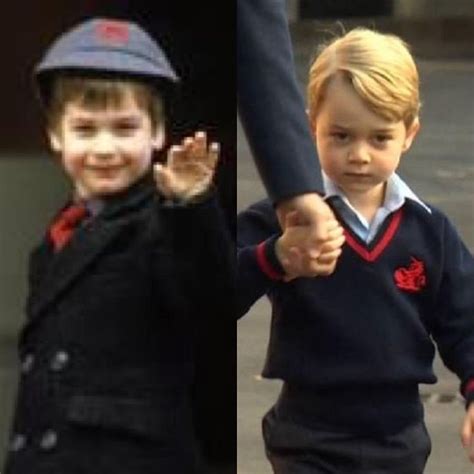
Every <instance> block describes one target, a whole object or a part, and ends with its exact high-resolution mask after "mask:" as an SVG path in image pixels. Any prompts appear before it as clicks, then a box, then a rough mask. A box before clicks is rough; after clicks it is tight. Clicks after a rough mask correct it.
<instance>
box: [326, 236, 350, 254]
mask: <svg viewBox="0 0 474 474" xmlns="http://www.w3.org/2000/svg"><path fill="white" fill-rule="evenodd" d="M345 241H346V238H345V237H344V235H340V236H339V237H337V238H335V239H331V240H329V241H328V242H326V243H325V244H324V245H322V246H321V249H320V255H323V254H324V253H326V252H332V251H333V250H336V249H340V248H341V247H342V246H343V245H344V242H345Z"/></svg>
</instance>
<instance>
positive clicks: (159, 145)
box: [152, 124, 166, 151]
mask: <svg viewBox="0 0 474 474" xmlns="http://www.w3.org/2000/svg"><path fill="white" fill-rule="evenodd" d="M165 139H166V132H165V126H164V125H163V124H160V125H157V127H156V130H155V133H154V136H153V139H152V142H153V148H154V149H155V150H157V151H159V150H162V149H163V147H164V146H165Z"/></svg>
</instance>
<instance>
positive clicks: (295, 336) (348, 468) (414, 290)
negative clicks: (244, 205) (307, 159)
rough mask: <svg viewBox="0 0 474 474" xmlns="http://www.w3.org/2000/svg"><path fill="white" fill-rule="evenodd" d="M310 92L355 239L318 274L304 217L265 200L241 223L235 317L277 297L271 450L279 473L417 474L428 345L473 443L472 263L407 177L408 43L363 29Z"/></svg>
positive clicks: (412, 124) (429, 375) (414, 104)
mask: <svg viewBox="0 0 474 474" xmlns="http://www.w3.org/2000/svg"><path fill="white" fill-rule="evenodd" d="M308 99H309V100H308V107H309V117H310V122H311V127H312V130H313V133H314V137H315V141H316V144H317V148H318V154H319V157H320V161H321V166H322V169H323V171H324V173H325V192H326V199H327V201H328V202H329V203H330V205H331V207H332V209H333V210H334V212H335V214H336V215H337V216H338V218H339V220H340V222H341V223H342V225H343V226H344V233H345V239H346V243H345V245H344V247H343V250H342V254H341V255H340V257H339V260H338V264H337V267H336V270H335V272H334V274H333V275H331V276H329V277H326V278H307V276H308V275H309V274H311V268H312V266H313V265H314V264H315V262H314V258H313V256H312V255H311V254H309V253H307V252H305V248H307V247H308V246H307V244H306V243H305V242H306V238H307V234H308V232H307V231H306V229H305V227H304V226H301V225H300V222H299V220H298V217H297V216H296V215H290V216H288V222H287V223H286V224H287V225H286V227H285V231H284V232H283V234H281V233H280V232H279V225H278V222H277V219H276V217H275V213H274V210H273V208H272V206H271V204H270V203H269V202H268V201H263V202H260V203H257V204H255V205H253V206H251V207H250V208H249V209H248V210H246V211H244V212H243V213H242V214H241V215H240V217H239V221H238V226H239V247H240V250H239V257H238V260H239V270H240V271H239V273H240V275H239V286H240V291H241V293H240V307H239V313H240V314H244V313H245V312H246V311H247V310H248V308H249V307H250V306H251V304H252V303H253V302H254V301H255V300H256V299H257V298H258V297H260V296H261V295H263V294H264V293H266V294H267V295H268V296H269V298H270V300H271V303H272V307H273V319H272V328H271V336H270V344H269V348H268V353H267V361H266V365H265V369H264V372H263V374H264V376H265V377H268V378H279V379H282V380H283V381H284V383H283V389H282V392H281V394H280V397H279V399H278V401H277V402H276V404H275V406H274V407H273V408H272V409H271V410H270V411H269V412H268V413H267V415H266V416H265V418H264V421H263V433H264V439H265V445H266V451H267V456H268V458H269V460H270V462H271V463H272V466H273V469H274V471H275V472H276V473H278V474H290V473H291V474H293V473H296V472H298V473H301V474H302V473H311V474H319V473H321V474H322V473H325V474H326V473H337V474H345V473H352V474H375V473H377V474H388V473H392V474H421V473H422V472H423V469H424V466H425V463H426V460H427V458H428V456H429V453H430V449H431V443H430V438H429V436H428V433H427V431H426V427H425V424H424V422H423V406H422V403H421V401H420V396H419V392H418V385H419V384H420V383H430V384H432V383H434V382H436V377H435V375H434V373H433V367H432V364H433V357H434V354H435V346H434V343H433V340H434V341H435V342H436V344H437V346H438V349H439V351H440V354H441V356H442V358H443V360H444V362H445V363H446V365H447V366H448V367H449V368H450V369H451V370H452V371H454V372H455V373H456V374H457V375H458V376H459V378H460V379H461V382H462V385H461V390H462V393H463V395H464V397H465V398H466V404H467V407H468V409H467V414H466V416H465V420H464V424H463V428H462V437H463V438H462V439H463V444H464V445H465V446H466V447H467V446H469V445H470V444H471V442H472V441H473V438H472V432H473V428H474V405H473V404H472V403H471V402H472V400H474V291H473V289H474V259H473V257H472V256H471V254H470V252H469V250H468V249H467V248H466V246H465V245H464V244H463V242H462V241H461V239H460V237H459V235H458V233H457V232H456V230H455V229H454V227H453V225H452V224H451V223H450V222H449V220H448V219H447V218H446V216H444V215H443V213H442V212H440V211H439V210H438V209H436V208H434V207H433V206H431V205H428V204H426V203H425V202H423V201H421V200H420V198H418V197H417V195H416V194H415V193H414V192H413V191H412V190H410V188H409V187H408V186H407V185H406V184H405V183H404V181H403V180H402V179H401V178H400V177H399V176H398V175H397V174H396V170H397V167H398V165H399V162H400V158H401V156H402V155H403V154H404V153H405V152H407V151H408V150H409V148H410V146H411V144H412V142H413V140H414V138H415V136H416V134H417V132H418V129H419V117H418V115H419V108H420V101H419V80H418V72H417V68H416V65H415V63H414V60H413V58H412V56H411V54H410V52H409V50H408V48H407V46H406V45H405V44H404V43H403V42H402V41H401V40H400V39H399V38H398V37H396V36H391V35H384V34H380V33H377V32H374V31H370V30H366V29H355V30H353V31H351V32H349V33H347V34H346V35H344V36H343V37H341V38H338V39H335V40H334V41H333V42H332V43H330V44H329V45H327V46H325V47H324V48H323V49H322V52H321V53H320V55H319V56H318V57H317V58H316V60H315V61H314V63H313V65H312V67H311V71H310V77H309V84H308ZM338 232H339V231H338V229H337V228H335V230H334V231H333V235H332V237H333V239H334V240H336V239H337V238H341V236H340V235H339V234H338ZM326 247H327V248H326V249H325V253H327V254H328V255H330V254H331V253H333V252H335V253H336V254H337V253H338V252H339V251H340V250H339V249H337V246H336V245H332V246H331V245H329V244H328V245H327V246H326ZM317 258H320V257H317ZM472 456H473V452H472V451H471V459H474V458H473V457H472Z"/></svg>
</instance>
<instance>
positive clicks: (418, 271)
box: [393, 257, 426, 292]
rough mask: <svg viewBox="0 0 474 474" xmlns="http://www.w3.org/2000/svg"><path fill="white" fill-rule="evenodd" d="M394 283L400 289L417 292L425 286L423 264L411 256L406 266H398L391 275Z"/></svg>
mask: <svg viewBox="0 0 474 474" xmlns="http://www.w3.org/2000/svg"><path fill="white" fill-rule="evenodd" d="M393 277H394V279H395V284H396V285H397V286H398V288H400V289H401V290H405V291H410V292H418V291H421V289H422V288H423V287H424V286H426V274H425V264H424V263H423V262H422V261H421V260H418V259H417V258H415V257H411V262H410V265H409V266H408V267H400V268H397V269H396V270H395V273H394V275H393Z"/></svg>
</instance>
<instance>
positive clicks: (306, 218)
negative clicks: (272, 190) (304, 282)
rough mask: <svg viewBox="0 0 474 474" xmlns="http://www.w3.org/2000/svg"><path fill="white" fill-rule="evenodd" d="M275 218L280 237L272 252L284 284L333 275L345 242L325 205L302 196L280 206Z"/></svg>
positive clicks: (314, 196)
mask: <svg viewBox="0 0 474 474" xmlns="http://www.w3.org/2000/svg"><path fill="white" fill-rule="evenodd" d="M277 216H278V219H279V222H280V225H281V228H282V231H283V234H282V235H281V237H280V238H279V239H278V240H277V242H276V247H275V251H276V255H277V257H278V259H279V261H280V263H281V265H282V266H283V268H284V270H285V278H284V279H285V281H291V280H293V279H295V278H299V277H315V276H327V275H330V274H331V273H333V272H334V270H335V268H336V264H337V259H338V258H339V256H340V255H341V252H342V249H341V247H342V245H343V244H344V241H345V238H344V230H343V228H342V227H341V225H340V224H339V222H338V221H337V220H336V218H335V217H334V214H333V212H332V210H331V208H330V207H329V206H328V205H327V204H326V202H325V201H324V200H323V199H322V198H321V197H320V196H319V195H317V194H316V193H308V194H303V195H300V196H296V197H294V198H291V199H288V200H286V201H283V202H282V203H280V204H279V205H278V206H277Z"/></svg>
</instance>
